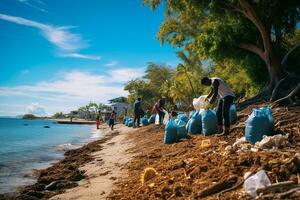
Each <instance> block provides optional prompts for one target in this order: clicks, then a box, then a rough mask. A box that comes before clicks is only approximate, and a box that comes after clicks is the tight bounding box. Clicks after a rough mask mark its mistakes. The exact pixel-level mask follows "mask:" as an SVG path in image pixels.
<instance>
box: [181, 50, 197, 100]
mask: <svg viewBox="0 0 300 200" xmlns="http://www.w3.org/2000/svg"><path fill="white" fill-rule="evenodd" d="M176 54H177V56H178V57H179V58H180V59H181V60H182V61H183V63H184V64H182V63H180V64H178V65H177V74H176V75H177V76H178V77H179V78H180V77H181V76H185V78H186V79H187V81H188V82H189V85H190V87H191V90H192V92H193V96H194V97H196V96H197V93H196V91H195V87H194V86H193V83H192V80H191V75H196V76H197V75H198V76H200V74H201V66H202V64H201V62H200V61H199V58H198V57H197V56H196V55H192V53H189V56H187V55H186V54H185V53H184V52H183V51H178V52H176Z"/></svg>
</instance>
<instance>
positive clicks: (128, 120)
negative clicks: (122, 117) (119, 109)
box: [125, 118, 133, 126]
mask: <svg viewBox="0 0 300 200" xmlns="http://www.w3.org/2000/svg"><path fill="white" fill-rule="evenodd" d="M130 121H133V120H132V118H127V120H126V122H125V125H126V126H128V123H129V122H130Z"/></svg>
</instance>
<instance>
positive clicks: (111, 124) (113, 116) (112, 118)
mask: <svg viewBox="0 0 300 200" xmlns="http://www.w3.org/2000/svg"><path fill="white" fill-rule="evenodd" d="M116 115H117V113H116V112H115V111H114V110H113V111H112V112H111V114H110V118H109V127H110V128H111V130H114V125H115V120H116Z"/></svg>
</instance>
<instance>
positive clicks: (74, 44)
mask: <svg viewBox="0 0 300 200" xmlns="http://www.w3.org/2000/svg"><path fill="white" fill-rule="evenodd" d="M0 19H2V20H5V21H9V22H13V23H16V24H20V25H25V26H30V27H35V28H37V29H39V30H40V31H41V34H42V35H43V36H44V38H45V39H47V40H48V41H49V42H50V43H52V44H53V45H55V46H56V47H57V48H58V49H59V50H60V51H61V52H62V53H61V55H64V54H66V55H69V56H64V57H76V58H84V59H99V57H98V56H91V55H83V54H79V53H74V52H76V51H78V50H80V49H83V48H86V47H88V44H87V42H86V41H85V40H83V39H82V38H81V36H80V35H79V34H75V33H72V32H70V29H71V28H73V27H72V26H53V25H48V24H43V23H39V22H36V21H33V20H28V19H25V18H22V17H15V16H10V15H5V14H1V13H0Z"/></svg>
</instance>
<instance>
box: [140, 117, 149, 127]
mask: <svg viewBox="0 0 300 200" xmlns="http://www.w3.org/2000/svg"><path fill="white" fill-rule="evenodd" d="M141 123H142V125H143V126H148V125H149V122H148V119H147V117H142V119H141Z"/></svg>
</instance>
